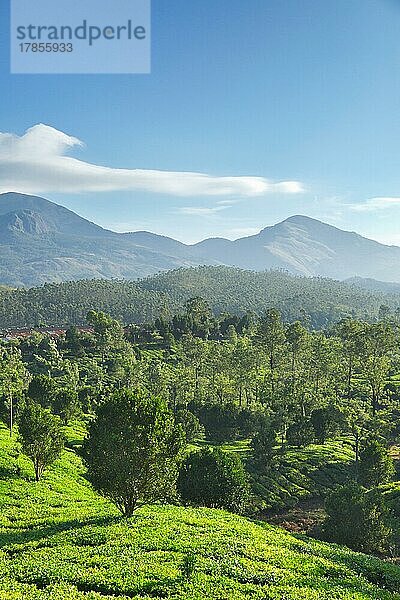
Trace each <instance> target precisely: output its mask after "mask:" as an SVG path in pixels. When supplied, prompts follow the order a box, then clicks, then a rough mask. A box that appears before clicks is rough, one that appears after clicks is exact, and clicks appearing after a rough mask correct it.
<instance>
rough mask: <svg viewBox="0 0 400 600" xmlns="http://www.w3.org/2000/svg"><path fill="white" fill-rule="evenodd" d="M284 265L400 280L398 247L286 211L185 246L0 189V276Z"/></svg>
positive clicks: (23, 280)
mask: <svg viewBox="0 0 400 600" xmlns="http://www.w3.org/2000/svg"><path fill="white" fill-rule="evenodd" d="M201 264H207V265H220V264H224V265H229V266H237V267H241V268H244V269H252V270H256V271H261V270H265V269H274V268H278V269H286V270H288V271H290V272H291V273H294V274H298V275H306V276H324V277H331V278H334V279H347V278H351V277H362V278H371V279H375V280H381V281H383V282H385V281H386V282H400V248H399V247H396V246H385V245H383V244H379V243H378V242H375V241H372V240H368V239H366V238H363V237H362V236H360V235H358V234H356V233H352V232H347V231H342V230H340V229H337V228H336V227H332V226H331V225H327V224H325V223H322V222H320V221H317V220H315V219H311V218H309V217H305V216H293V217H290V218H289V219H286V220H285V221H283V222H281V223H278V224H277V225H274V226H272V227H266V228H265V229H263V230H262V231H260V233H259V234H257V235H253V236H249V237H245V238H241V239H238V240H235V241H231V240H226V239H223V238H212V239H206V240H204V241H202V242H200V243H198V244H194V245H186V244H183V243H181V242H178V241H176V240H173V239H171V238H168V237H164V236H160V235H156V234H152V233H148V232H143V231H139V232H135V233H114V232H112V231H109V230H107V229H103V228H102V227H100V226H98V225H96V224H94V223H91V222H90V221H87V220H86V219H84V218H82V217H80V216H79V215H77V214H75V213H74V212H72V211H70V210H68V209H66V208H64V207H62V206H59V205H57V204H54V203H53V202H50V201H48V200H45V199H44V198H40V197H36V196H27V195H23V194H18V193H7V194H1V195H0V283H2V284H6V285H11V286H33V285H38V284H41V283H44V282H46V281H47V282H60V281H68V280H76V279H84V278H106V279H110V278H126V279H136V278H138V277H143V276H146V275H151V274H154V273H156V272H159V271H163V270H169V269H175V268H177V267H188V266H196V265H201Z"/></svg>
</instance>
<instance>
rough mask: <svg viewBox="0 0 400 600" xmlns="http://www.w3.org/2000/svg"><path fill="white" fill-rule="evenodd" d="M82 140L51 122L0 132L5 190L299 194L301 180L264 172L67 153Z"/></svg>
mask: <svg viewBox="0 0 400 600" xmlns="http://www.w3.org/2000/svg"><path fill="white" fill-rule="evenodd" d="M80 146H83V143H82V142H81V141H80V140H78V139H77V138H75V137H71V136H69V135H67V134H65V133H63V132H62V131H58V130H57V129H54V128H53V127H49V126H48V125H43V124H39V125H35V126H34V127H31V128H30V129H28V130H27V132H26V133H25V134H24V135H22V136H17V135H14V134H10V133H0V192H6V191H15V192H22V193H28V194H44V193H47V192H60V193H81V192H112V191H124V190H126V191H143V192H153V193H160V194H171V195H174V196H183V197H184V196H229V195H236V196H240V197H251V196H261V195H263V194H268V193H282V194H297V193H300V192H302V191H303V186H302V184H301V183H300V182H298V181H280V182H276V183H274V182H271V181H269V180H268V179H265V178H263V177H216V176H212V175H208V174H206V173H190V172H179V171H177V172H174V171H157V170H149V169H114V168H109V167H102V166H99V165H95V164H91V163H87V162H84V161H82V160H78V159H76V158H72V157H70V156H66V154H67V152H68V151H69V150H70V149H71V148H74V147H80Z"/></svg>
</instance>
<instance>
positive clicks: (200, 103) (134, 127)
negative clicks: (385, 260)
mask: <svg viewBox="0 0 400 600" xmlns="http://www.w3.org/2000/svg"><path fill="white" fill-rule="evenodd" d="M102 1H103V0H99V2H102ZM104 1H105V0H104ZM108 1H109V0H107V2H108ZM0 23H1V27H2V32H1V35H0V192H4V191H21V192H25V193H33V194H37V195H41V196H44V197H46V198H48V199H49V200H53V201H55V202H57V203H59V204H62V205H64V206H66V207H67V208H70V209H72V210H74V211H75V212H78V213H79V214H80V215H82V216H84V217H86V218H88V219H90V220H92V221H95V222H96V223H98V224H100V225H102V226H103V227H107V228H110V229H113V230H115V231H135V230H148V231H153V232H155V233H161V234H164V235H169V236H171V237H174V238H176V239H179V240H182V241H185V242H189V243H191V242H195V241H198V240H200V239H204V238H206V237H210V236H223V237H228V238H230V239H235V238H238V237H242V236H244V235H251V234H253V233H255V232H257V231H259V230H261V229H263V228H264V227H267V226H269V225H273V224H274V223H277V222H279V221H282V220H283V219H285V218H287V217H289V216H291V215H295V214H304V215H308V216H310V217H314V218H317V219H320V220H323V221H325V222H327V223H330V224H332V225H335V226H337V227H340V228H342V229H346V230H351V231H357V232H358V233H361V234H362V235H365V236H367V237H370V238H372V239H376V240H378V241H381V242H383V243H387V244H398V245H400V227H399V224H400V168H399V167H400V164H399V158H400V154H399V143H400V0H334V1H331V2H327V1H322V0H202V1H201V2H200V1H193V0H192V1H190V2H188V0H153V2H152V32H151V35H152V69H151V73H150V74H146V75H144V74H142V75H116V74H114V75H15V74H10V67H9V49H8V46H9V39H8V28H9V25H8V23H9V0H0Z"/></svg>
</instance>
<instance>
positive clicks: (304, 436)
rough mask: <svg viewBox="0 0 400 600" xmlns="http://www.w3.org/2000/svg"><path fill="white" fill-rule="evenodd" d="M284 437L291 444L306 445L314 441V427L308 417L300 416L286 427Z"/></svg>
mask: <svg viewBox="0 0 400 600" xmlns="http://www.w3.org/2000/svg"><path fill="white" fill-rule="evenodd" d="M286 439H287V442H288V444H289V445H291V446H299V447H301V446H308V445H309V444H311V443H312V442H313V441H314V428H313V426H312V423H311V422H310V420H309V419H306V418H305V417H300V418H298V419H297V420H296V421H294V422H293V423H292V424H291V425H290V426H289V428H288V430H287V433H286Z"/></svg>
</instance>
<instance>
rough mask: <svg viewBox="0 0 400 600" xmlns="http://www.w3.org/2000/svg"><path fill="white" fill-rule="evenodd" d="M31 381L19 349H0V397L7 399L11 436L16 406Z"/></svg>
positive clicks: (11, 347)
mask: <svg viewBox="0 0 400 600" xmlns="http://www.w3.org/2000/svg"><path fill="white" fill-rule="evenodd" d="M28 381H29V374H28V371H27V369H26V367H25V365H24V363H23V361H22V357H21V353H20V351H19V350H18V349H17V348H14V347H13V346H10V347H7V348H5V347H0V395H1V396H3V398H5V401H6V408H7V412H8V417H9V427H10V436H12V433H13V426H14V419H15V416H16V404H17V401H18V398H19V396H20V394H21V392H22V391H23V390H24V389H25V388H26V386H27V384H28Z"/></svg>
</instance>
